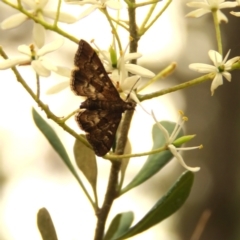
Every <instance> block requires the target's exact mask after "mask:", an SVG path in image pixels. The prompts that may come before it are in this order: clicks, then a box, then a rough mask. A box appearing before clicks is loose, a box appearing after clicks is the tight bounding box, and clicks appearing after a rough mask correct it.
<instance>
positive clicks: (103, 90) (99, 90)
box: [71, 40, 121, 101]
mask: <svg viewBox="0 0 240 240" xmlns="http://www.w3.org/2000/svg"><path fill="white" fill-rule="evenodd" d="M74 65H75V69H74V70H73V71H72V79H71V88H72V90H73V91H74V92H75V93H76V94H77V95H80V96H86V97H88V98H89V99H92V100H104V101H120V100H121V98H120V97H119V94H118V92H117V90H116V88H115V87H114V85H113V84H112V82H111V80H110V78H109V76H108V74H107V72H106V71H105V69H104V66H103V64H102V62H101V60H100V59H99V57H98V55H97V54H96V52H95V51H94V50H93V49H92V47H91V46H90V45H89V44H88V43H87V42H85V41H84V40H81V41H80V42H79V47H78V50H77V53H76V55H75V58H74Z"/></svg>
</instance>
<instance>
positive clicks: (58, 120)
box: [0, 47, 92, 148]
mask: <svg viewBox="0 0 240 240" xmlns="http://www.w3.org/2000/svg"><path fill="white" fill-rule="evenodd" d="M0 55H2V56H3V58H4V59H8V56H7V55H6V54H5V52H4V51H3V49H2V48H1V47H0ZM12 71H13V72H14V74H15V76H16V78H17V81H18V82H20V83H21V84H22V86H23V87H24V88H25V90H26V91H27V92H28V93H29V95H30V96H31V97H32V98H33V100H34V101H35V102H36V103H37V104H38V106H39V107H40V108H42V110H43V111H44V112H45V113H46V115H47V117H48V118H50V119H52V120H53V121H54V122H56V123H57V124H58V125H59V126H60V127H62V128H63V129H64V130H65V131H66V132H68V133H69V134H70V135H72V136H73V137H74V138H76V139H78V140H79V141H81V142H82V143H84V144H85V145H86V146H87V147H89V148H92V147H91V146H90V144H89V143H88V141H87V140H86V139H84V138H83V137H81V136H80V135H78V134H77V133H76V132H75V131H74V130H72V129H71V128H70V127H68V125H66V124H65V121H64V120H62V119H61V118H59V117H57V116H56V115H54V114H53V113H52V112H51V111H50V109H49V107H48V105H46V104H44V103H43V102H42V101H41V100H40V99H39V98H38V97H37V95H36V94H35V93H34V92H33V91H32V89H31V88H30V87H29V86H28V85H27V83H26V82H25V81H24V79H23V78H22V76H21V75H20V73H19V72H18V70H17V68H16V67H12Z"/></svg>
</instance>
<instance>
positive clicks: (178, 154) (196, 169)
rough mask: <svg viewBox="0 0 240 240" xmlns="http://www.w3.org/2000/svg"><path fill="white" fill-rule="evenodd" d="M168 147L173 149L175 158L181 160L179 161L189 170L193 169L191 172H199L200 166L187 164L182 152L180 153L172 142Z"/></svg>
mask: <svg viewBox="0 0 240 240" xmlns="http://www.w3.org/2000/svg"><path fill="white" fill-rule="evenodd" d="M168 149H169V150H170V151H171V153H172V154H173V155H174V156H175V158H176V159H177V160H178V161H179V163H180V164H181V165H182V166H183V167H184V168H186V169H187V170H188V171H191V172H197V171H199V170H200V167H189V166H187V164H186V163H185V162H184V160H183V158H182V156H181V154H180V153H178V151H177V149H176V147H175V146H174V145H172V144H169V145H168Z"/></svg>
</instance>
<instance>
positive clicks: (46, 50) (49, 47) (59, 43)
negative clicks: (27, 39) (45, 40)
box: [37, 38, 64, 56]
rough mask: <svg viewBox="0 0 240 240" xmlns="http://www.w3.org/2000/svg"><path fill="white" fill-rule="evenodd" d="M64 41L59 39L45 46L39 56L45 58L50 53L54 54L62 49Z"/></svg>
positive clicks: (38, 53) (39, 51) (40, 50)
mask: <svg viewBox="0 0 240 240" xmlns="http://www.w3.org/2000/svg"><path fill="white" fill-rule="evenodd" d="M63 42H64V40H63V39H62V38H60V39H57V40H55V41H53V42H51V43H49V44H46V45H44V46H43V47H42V48H41V49H39V50H38V52H37V55H38V56H43V55H45V54H47V53H49V52H53V51H55V50H57V49H58V48H60V47H61V46H62V45H63Z"/></svg>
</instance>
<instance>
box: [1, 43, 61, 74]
mask: <svg viewBox="0 0 240 240" xmlns="http://www.w3.org/2000/svg"><path fill="white" fill-rule="evenodd" d="M62 45H63V39H58V40H56V41H53V42H51V43H49V44H46V45H45V46H43V47H42V48H40V49H39V50H38V51H35V48H34V46H33V45H31V46H30V47H29V46H27V45H20V46H19V47H18V51H19V52H20V53H23V54H24V55H25V56H22V57H15V58H10V59H6V60H3V61H2V62H0V70H4V69H8V68H11V67H13V66H16V65H30V64H31V66H32V68H33V69H34V70H35V71H36V73H37V74H38V75H40V76H43V77H48V76H49V75H50V74H51V71H54V72H56V73H58V68H57V67H56V66H55V65H54V64H52V62H51V61H50V60H49V59H47V58H46V57H45V56H44V55H46V54H47V53H50V52H53V51H55V50H57V49H58V48H60V47H61V46H62ZM59 74H61V71H59Z"/></svg>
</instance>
